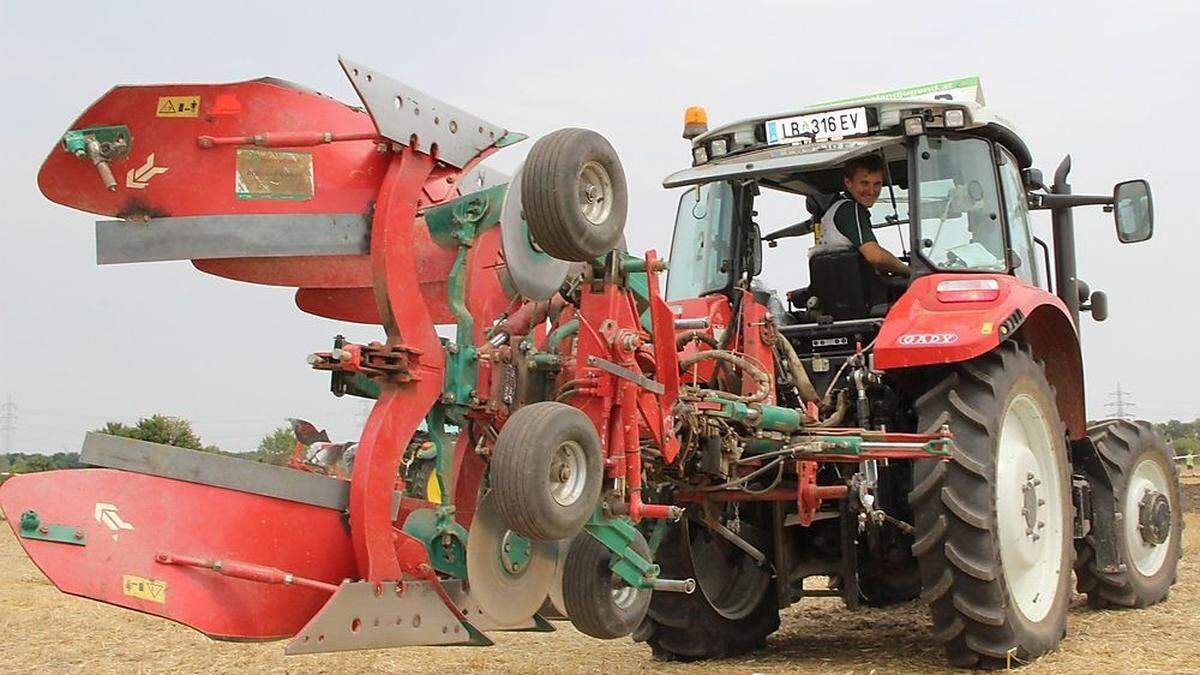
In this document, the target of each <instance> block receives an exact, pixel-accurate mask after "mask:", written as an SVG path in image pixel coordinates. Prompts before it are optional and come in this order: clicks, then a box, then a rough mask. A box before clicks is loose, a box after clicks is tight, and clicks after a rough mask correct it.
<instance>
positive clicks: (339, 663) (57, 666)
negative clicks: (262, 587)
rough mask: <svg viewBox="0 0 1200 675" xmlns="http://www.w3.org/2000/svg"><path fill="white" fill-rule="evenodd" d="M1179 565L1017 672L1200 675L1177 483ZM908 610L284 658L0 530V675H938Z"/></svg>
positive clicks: (1198, 589) (1194, 498) (922, 619)
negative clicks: (207, 629) (679, 638)
mask: <svg viewBox="0 0 1200 675" xmlns="http://www.w3.org/2000/svg"><path fill="white" fill-rule="evenodd" d="M1184 482H1185V486H1184V490H1185V497H1184V500H1185V502H1187V506H1188V508H1189V512H1188V513H1187V514H1186V515H1185V519H1186V525H1187V527H1186V529H1185V531H1184V558H1183V560H1182V561H1181V566H1180V571H1179V583H1178V584H1177V585H1176V586H1175V587H1174V588H1173V589H1172V592H1171V597H1170V599H1169V600H1168V601H1167V602H1166V603H1162V604H1159V605H1156V606H1154V607H1151V608H1149V609H1146V610H1142V611H1136V612H1131V611H1121V612H1111V611H1095V610H1091V609H1089V608H1088V607H1087V605H1086V603H1085V602H1084V601H1083V598H1081V597H1077V598H1075V602H1074V603H1073V606H1072V609H1071V616H1070V624H1069V632H1068V635H1067V638H1066V640H1064V641H1063V643H1062V646H1061V647H1060V648H1059V649H1058V651H1056V652H1055V653H1053V654H1050V655H1048V656H1046V657H1043V658H1042V659H1040V660H1039V661H1038V662H1036V663H1035V664H1033V665H1031V666H1029V667H1027V668H1023V669H1022V673H1029V674H1031V675H1032V674H1034V673H1083V672H1104V673H1135V672H1198V673H1200V476H1190V477H1185V479H1184ZM927 624H928V617H927V614H926V611H925V608H924V607H923V606H921V605H920V604H919V603H915V602H914V603H909V604H906V605H902V606H900V607H897V608H889V609H864V610H860V611H856V612H850V611H847V610H846V609H844V608H843V606H842V605H841V603H840V601H837V600H835V599H831V598H815V599H811V600H805V601H804V602H802V603H799V604H798V605H794V606H793V607H791V608H789V609H788V610H787V611H785V612H784V616H783V626H782V628H781V629H780V631H779V632H777V633H776V634H775V635H773V636H771V638H770V639H769V640H768V646H767V649H766V650H764V651H762V652H759V653H756V654H752V655H749V656H746V657H742V658H737V659H729V660H723V661H712V662H707V663H704V664H674V663H662V662H658V661H654V660H652V659H651V658H650V653H649V649H648V648H647V647H646V646H645V645H642V644H635V643H633V642H632V641H630V640H629V639H628V638H626V639H621V640H612V641H599V640H593V639H591V638H589V637H586V636H584V635H582V634H580V633H578V632H576V631H575V630H574V629H572V628H571V626H570V625H569V624H567V623H562V622H560V623H557V624H556V626H557V628H558V631H557V632H556V633H550V634H546V633H495V634H492V637H493V639H495V641H496V646H494V647H490V648H485V649H481V648H471V647H449V648H445V647H443V648H437V649H434V648H405V649H393V650H381V651H374V652H358V653H344V654H323V655H317V656H303V657H287V658H285V657H284V656H283V653H282V647H283V644H282V643H250V644H247V643H228V642H214V641H212V640H209V639H208V638H206V637H204V636H203V635H201V634H199V633H197V632H195V631H193V630H191V629H189V628H186V627H184V626H180V625H177V624H174V623H171V622H169V621H165V620H161V619H156V618H152V617H148V616H144V615H141V614H138V613H135V612H131V611H127V610H122V609H118V608H115V607H110V606H107V605H103V604H100V603H96V602H91V601H88V600H83V599H80V598H75V597H72V596H68V595H64V594H62V593H59V592H58V591H57V590H56V589H55V588H54V587H53V586H52V585H50V584H49V582H48V581H46V580H45V578H44V577H43V576H42V575H41V573H40V572H38V570H37V569H36V568H35V567H34V566H33V564H32V563H30V562H29V560H28V558H26V557H25V555H24V553H23V552H22V550H21V547H20V545H19V544H18V543H17V541H16V539H15V538H14V537H13V535H12V532H11V530H10V529H9V527H8V526H7V524H5V525H3V526H0V672H51V671H53V672H62V671H74V672H80V671H86V672H89V673H117V672H120V673H131V672H137V673H167V672H217V673H226V672H228V673H232V672H238V673H245V672H270V673H360V672H369V671H370V672H384V673H389V672H403V673H420V672H429V673H434V672H437V673H461V672H483V671H500V672H505V673H513V672H527V673H551V672H553V673H563V672H597V673H598V672H604V673H633V672H689V673H691V672H700V671H705V672H718V673H776V672H827V673H872V672H875V673H892V672H912V673H916V672H924V673H928V672H937V671H943V670H945V669H946V666H945V662H944V660H943V659H942V654H941V651H940V650H939V649H936V648H934V647H933V646H931V645H930V643H929V638H928V628H927Z"/></svg>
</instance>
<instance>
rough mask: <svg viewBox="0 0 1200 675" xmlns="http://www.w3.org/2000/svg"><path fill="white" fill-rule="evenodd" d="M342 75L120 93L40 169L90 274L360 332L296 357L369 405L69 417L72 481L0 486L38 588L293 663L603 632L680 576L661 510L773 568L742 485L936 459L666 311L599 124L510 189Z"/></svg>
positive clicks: (743, 341) (776, 343)
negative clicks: (567, 623)
mask: <svg viewBox="0 0 1200 675" xmlns="http://www.w3.org/2000/svg"><path fill="white" fill-rule="evenodd" d="M342 67H343V68H344V70H345V72H346V75H347V76H348V77H349V79H350V81H351V83H352V84H353V86H354V88H355V89H356V91H357V92H358V94H359V96H360V97H361V99H362V103H363V104H364V106H365V110H364V109H359V108H355V107H352V106H348V105H345V104H342V103H340V102H338V101H335V100H333V99H331V98H328V97H326V96H323V95H321V94H318V93H315V92H312V91H309V90H306V89H304V88H301V87H298V86H295V85H292V84H289V83H286V82H282V81H278V80H272V79H263V80H256V81H250V82H240V83H234V84H200V85H183V84H172V85H153V86H128V87H117V88H114V89H113V90H111V91H110V92H108V93H107V94H106V95H105V96H104V97H102V98H101V99H100V100H99V101H97V102H96V103H95V104H94V105H92V106H91V107H90V108H89V109H88V110H87V111H86V112H84V113H83V114H82V115H81V116H80V117H79V119H78V120H77V121H76V122H75V123H74V125H73V126H72V127H71V130H70V131H68V132H67V134H66V135H65V136H64V138H63V139H62V141H61V143H60V144H59V145H58V146H56V148H55V149H54V151H53V152H52V153H51V154H50V156H49V158H48V159H47V160H46V162H45V164H44V166H43V167H42V170H41V173H40V175H39V185H40V187H41V189H42V192H43V193H44V194H45V195H46V196H47V197H48V198H49V199H51V200H53V201H55V202H57V203H60V204H63V205H66V206H69V207H73V208H76V209H80V210H83V211H87V212H90V213H94V214H98V215H101V216H106V217H109V218H111V219H110V220H102V221H100V222H98V224H97V229H96V234H97V250H98V260H99V262H100V263H102V264H110V263H126V262H140V261H153V260H191V261H192V264H193V265H195V267H196V268H197V269H199V270H201V271H203V272H207V273H209V274H215V275H219V276H222V277H226V278H229V279H234V280H239V281H246V282H251V283H259V284H269V285H275V286H287V287H294V288H297V289H298V290H297V291H296V296H295V297H296V304H297V306H298V307H299V308H300V309H302V310H303V311H305V312H309V313H312V314H315V315H318V316H322V317H328V318H330V319H333V320H337V321H342V322H354V323H360V324H376V325H380V326H382V327H383V335H382V336H380V338H379V339H378V340H377V341H373V342H368V343H365V344H358V343H352V342H349V341H347V340H345V339H344V338H342V337H341V336H339V337H337V338H336V339H335V341H334V344H333V346H332V348H330V349H329V350H328V351H321V352H318V353H315V354H313V355H311V356H310V357H309V362H310V364H311V365H312V367H313V368H315V369H316V370H319V371H323V372H327V373H329V375H330V377H331V378H332V390H333V393H334V394H335V395H337V396H342V395H351V396H358V397H365V398H368V399H374V407H373V408H372V410H371V413H370V416H369V418H368V419H367V421H366V425H365V428H364V429H363V431H362V435H361V438H359V439H358V442H357V446H356V448H354V449H352V450H351V451H349V452H344V454H342V453H340V452H339V453H337V454H338V455H339V456H340V457H341V461H329V462H327V463H324V464H323V463H322V462H320V461H306V460H303V459H301V460H300V461H293V463H292V465H291V466H290V467H278V466H271V465H266V464H256V463H252V462H246V461H242V460H237V459H233V458H229V457H222V456H215V455H205V454H202V453H196V452H193V451H189V450H183V449H179V448H171V447H167V446H159V445H154V444H150V443H145V442H141V441H135V440H130V439H123V438H116V437H111V436H105V435H102V434H94V433H93V434H89V435H88V436H87V438H86V440H85V443H84V448H83V453H82V459H83V461H84V462H85V463H87V464H90V465H92V466H94V467H96V468H87V469H81V470H72V471H57V472H49V473H43V474H36V475H25V476H17V477H14V478H12V479H11V480H9V481H8V482H7V483H5V484H4V486H3V488H2V489H0V506H3V508H4V511H5V513H6V514H8V518H9V521H10V524H11V525H12V526H13V528H14V530H15V531H16V533H17V534H18V536H19V537H20V541H21V544H22V545H23V546H24V547H25V549H26V551H27V552H28V554H29V555H30V557H31V558H32V559H33V561H34V562H35V563H36V564H37V565H38V567H39V568H40V569H41V570H42V571H43V572H44V573H45V574H46V575H47V576H48V577H49V578H50V579H51V580H52V581H53V583H54V584H55V585H56V586H57V587H58V588H59V589H61V590H62V591H64V592H67V593H71V594H75V595H80V596H84V597H88V598H93V599H96V600H101V601H104V602H107V603H111V604H114V605H119V606H122V607H127V608H130V609H134V610H138V611H141V612H146V613H149V614H154V615H158V616H162V617H165V618H168V619H171V620H174V621H178V622H180V623H183V624H186V625H188V626H192V627H194V628H196V629H198V630H200V631H203V632H204V633H206V634H207V635H209V636H212V637H214V638H220V639H239V640H240V639H280V638H283V639H289V640H290V643H289V644H288V646H287V652H288V653H291V654H297V653H312V652H325V651H336V650H352V649H366V648H376V647H392V646H401V645H449V644H488V643H489V640H488V638H487V637H486V633H487V632H488V631H491V630H544V629H548V628H549V625H550V624H548V623H547V622H546V621H545V620H544V615H547V614H550V613H552V612H554V611H557V612H558V613H559V614H561V615H565V616H566V617H568V618H569V619H570V620H571V621H572V622H573V623H574V624H575V625H576V626H577V627H578V628H579V629H580V630H582V631H583V632H585V633H588V634H590V635H594V636H596V637H603V638H611V637H617V636H622V635H628V634H630V633H631V632H632V631H634V630H635V629H636V628H637V627H638V625H639V624H640V623H641V622H642V620H643V617H644V616H645V614H646V611H647V607H648V606H649V604H650V598H651V593H652V592H659V593H672V594H688V593H694V592H697V583H696V580H695V579H694V578H693V577H692V576H687V577H683V578H671V576H670V574H668V572H667V571H666V570H665V569H664V568H663V567H661V566H660V565H659V564H657V562H656V552H657V551H658V550H659V548H660V546H661V545H662V543H663V541H664V539H665V538H667V537H669V536H676V535H674V534H672V532H673V531H674V530H675V529H676V528H684V529H685V531H686V528H687V527H691V528H693V530H695V529H704V530H706V531H707V532H708V533H709V534H707V535H706V536H711V537H713V538H714V539H715V540H717V541H719V542H721V544H722V545H723V546H725V547H726V548H729V547H732V548H731V549H730V550H737V551H741V552H742V553H743V554H745V555H746V557H747V558H748V559H749V560H750V561H751V562H750V564H751V565H752V566H754V567H756V568H757V569H768V570H769V569H770V568H771V565H772V561H771V560H765V559H763V554H762V552H761V551H762V550H764V549H765V548H766V547H765V546H763V545H761V544H760V543H759V542H758V541H756V540H755V537H756V536H758V535H761V532H756V531H754V528H752V527H750V526H749V525H745V526H741V525H740V521H739V519H738V517H737V509H738V508H739V506H740V508H743V509H750V508H756V507H758V506H762V505H763V504H768V505H769V504H776V505H786V511H787V512H788V513H789V514H792V515H790V516H789V517H790V518H792V519H793V520H792V521H790V522H791V524H799V525H802V526H803V525H808V524H811V523H812V522H814V519H817V518H818V517H819V516H820V515H821V512H822V505H823V504H824V505H825V506H826V509H825V511H828V506H829V505H830V504H831V503H835V504H836V503H841V504H847V505H849V506H847V507H846V508H852V509H854V510H855V511H856V512H857V513H858V514H859V522H862V523H868V522H870V523H875V522H879V523H882V522H884V520H885V519H887V518H889V517H890V516H888V514H884V513H883V512H882V511H879V510H877V509H874V508H873V506H872V495H871V493H870V488H871V486H870V485H868V484H865V483H863V482H860V481H856V480H837V479H833V480H831V479H829V476H830V475H840V474H830V473H829V472H823V467H831V466H841V465H846V466H850V467H851V468H852V469H853V470H852V471H849V472H847V473H846V476H847V477H849V476H850V475H851V474H854V475H856V476H857V475H858V474H857V473H856V472H857V470H858V468H859V467H860V466H861V465H863V463H864V462H868V461H869V460H879V461H881V462H882V461H883V460H903V459H920V458H924V459H936V458H941V457H945V456H947V455H948V454H949V453H950V448H951V442H952V441H951V439H950V434H949V431H948V430H946V429H942V430H940V431H933V432H931V433H924V434H918V433H894V432H891V431H885V430H881V429H874V430H868V429H865V428H845V427H844V426H843V425H842V424H841V421H842V420H843V419H845V418H848V417H850V418H852V413H848V410H849V409H850V408H852V406H853V403H852V402H850V401H847V400H846V397H844V396H839V397H837V398H835V399H834V400H824V401H822V400H821V398H820V397H814V396H811V395H808V394H806V393H805V392H806V391H807V390H809V389H812V385H811V384H807V387H805V386H804V385H805V384H806V382H805V377H804V375H803V373H802V372H799V373H798V372H797V371H796V370H795V368H794V366H793V365H791V363H792V362H788V361H787V360H786V359H787V358H788V357H787V355H786V350H787V349H789V348H785V345H782V344H781V342H782V343H786V340H781V336H780V333H779V331H778V329H777V327H776V326H775V323H774V321H773V317H772V316H771V315H770V314H769V313H768V312H767V310H766V308H765V307H764V306H763V305H762V304H761V303H758V302H755V301H753V298H752V293H753V290H752V289H750V288H742V289H740V290H736V291H735V298H734V301H733V302H732V303H730V302H726V301H725V300H724V298H722V297H719V296H709V297H703V298H695V299H691V300H686V301H680V302H678V303H670V304H669V303H668V302H666V301H665V300H664V299H663V297H662V295H661V291H660V276H661V275H662V274H663V272H664V271H665V270H666V263H664V261H662V260H660V259H659V257H658V256H657V255H656V254H655V253H654V252H653V251H650V252H647V253H646V254H644V255H641V256H635V255H630V254H628V253H626V252H625V251H624V250H623V248H624V244H623V241H624V240H623V237H622V231H623V228H624V223H625V212H626V193H625V185H624V175H623V173H622V171H621V166H620V162H619V161H618V159H617V157H616V155H615V153H614V152H613V150H612V148H611V147H610V146H609V144H608V143H607V142H606V141H605V140H604V139H603V138H602V137H600V136H599V135H598V134H596V133H594V132H591V131H586V130H582V129H564V130H560V131H557V132H554V133H552V134H550V135H548V136H546V137H544V138H543V139H541V140H539V141H538V142H537V143H536V144H535V145H534V146H533V148H532V150H531V152H530V154H529V157H528V159H527V160H526V162H525V163H524V164H523V166H522V168H521V169H520V170H519V171H518V172H517V174H516V175H515V176H514V177H513V178H512V179H511V181H510V180H507V179H504V178H503V177H499V176H497V175H496V174H495V172H492V171H489V170H487V169H486V168H482V167H480V166H479V164H480V162H481V161H482V160H484V159H486V158H487V157H489V156H490V155H492V154H493V153H495V152H497V151H499V150H501V149H502V148H505V147H507V146H509V145H512V144H514V143H516V142H518V141H520V140H522V139H523V138H524V137H523V136H522V135H520V134H516V133H513V132H511V131H508V130H506V129H503V128H501V127H499V126H496V125H494V124H491V123H489V122H486V121H484V120H482V119H479V118H476V117H475V116H473V115H471V114H469V113H466V112H463V111H461V110H458V109H456V108H454V107H452V106H450V105H447V104H445V103H443V102H441V101H438V100H436V99H433V98H431V97H429V96H428V95H426V94H423V93H421V92H419V91H416V90H414V89H412V88H411V87H408V86H405V85H403V84H401V83H399V82H396V81H395V80H393V79H391V78H389V77H387V76H385V75H383V74H381V73H379V72H376V71H374V70H371V69H369V68H365V67H363V66H361V65H358V64H355V63H351V62H349V61H346V60H343V61H342ZM439 326H442V327H445V328H444V330H443V331H442V335H444V336H445V337H442V336H440V335H439V332H438V330H436V327H439ZM267 348H269V347H267ZM781 354H783V356H782V359H784V361H781ZM793 356H794V355H793ZM861 358H862V357H861V345H860V359H861ZM780 378H783V379H784V380H785V381H787V382H789V383H791V386H794V387H795V391H796V392H799V394H800V403H799V404H790V405H786V404H783V403H782V402H781V401H779V400H778V398H777V392H778V390H779V388H780V386H781V385H780ZM789 391H790V390H789ZM340 450H342V451H345V450H346V448H345V447H342V448H340ZM298 457H300V455H298ZM334 459H335V460H337V457H335V458H334ZM884 463H886V462H884ZM819 475H820V476H822V478H821V479H820V480H819V479H818V476H819ZM343 476H344V477H343ZM792 512H794V513H792ZM731 514H732V516H731ZM893 520H894V519H893ZM901 525H903V523H901ZM910 529H911V528H910ZM747 578H748V579H750V578H753V579H758V576H757V575H754V574H751V575H747ZM755 583H757V582H755ZM701 590H703V589H701ZM731 592H735V591H731ZM747 592H748V593H750V591H747ZM539 612H541V613H539ZM659 629H660V630H664V629H665V630H669V627H667V628H664V627H662V626H660V627H659Z"/></svg>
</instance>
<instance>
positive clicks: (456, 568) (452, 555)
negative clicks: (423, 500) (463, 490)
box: [404, 508, 467, 579]
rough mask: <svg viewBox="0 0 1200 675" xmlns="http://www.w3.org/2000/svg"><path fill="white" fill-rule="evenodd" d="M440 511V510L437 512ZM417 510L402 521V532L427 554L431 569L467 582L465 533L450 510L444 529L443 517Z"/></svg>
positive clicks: (426, 510)
mask: <svg viewBox="0 0 1200 675" xmlns="http://www.w3.org/2000/svg"><path fill="white" fill-rule="evenodd" d="M438 511H441V509H438ZM438 511H435V510H433V509H417V510H416V511H413V512H412V513H410V514H409V516H408V519H407V520H405V521H404V532H405V533H406V534H408V535H411V536H412V537H414V538H416V539H418V540H420V541H421V542H422V543H424V544H425V549H426V550H427V551H429V560H430V561H431V562H432V563H433V568H434V569H435V570H437V571H439V572H442V573H443V574H449V575H451V576H453V577H456V578H458V579H466V578H467V530H466V528H464V527H463V526H462V525H459V524H458V523H456V522H454V520H453V508H451V510H450V514H451V515H450V521H449V525H448V526H447V524H446V522H445V517H444V515H443V514H440V513H438Z"/></svg>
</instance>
